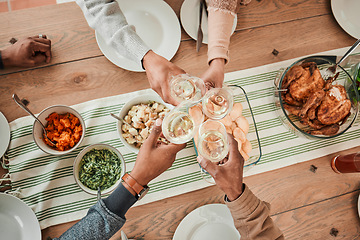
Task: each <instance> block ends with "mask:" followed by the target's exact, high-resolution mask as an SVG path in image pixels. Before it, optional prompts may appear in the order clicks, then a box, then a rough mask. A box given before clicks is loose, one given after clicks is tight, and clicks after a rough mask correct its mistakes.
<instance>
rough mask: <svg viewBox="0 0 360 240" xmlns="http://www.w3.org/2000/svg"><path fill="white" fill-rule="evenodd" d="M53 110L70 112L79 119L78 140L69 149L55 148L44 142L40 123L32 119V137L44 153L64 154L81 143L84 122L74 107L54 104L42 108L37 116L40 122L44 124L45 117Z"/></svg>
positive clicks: (61, 112) (62, 112) (60, 112)
mask: <svg viewBox="0 0 360 240" xmlns="http://www.w3.org/2000/svg"><path fill="white" fill-rule="evenodd" d="M53 112H56V113H58V114H64V113H71V114H73V115H74V116H75V117H77V118H78V119H79V120H80V123H81V126H82V135H81V138H80V140H79V142H78V143H77V144H76V145H75V146H74V147H72V148H71V149H69V150H66V151H58V150H55V149H53V148H51V147H50V146H49V145H47V144H46V143H45V141H44V139H43V138H44V137H43V129H42V128H41V125H40V123H38V122H37V121H34V124H33V138H34V141H35V143H36V145H37V146H38V147H39V148H40V149H41V150H42V151H44V152H45V153H49V154H52V155H64V154H67V153H69V152H71V151H73V150H75V149H76V148H77V147H78V146H79V145H80V144H81V142H82V140H83V139H84V136H85V128H86V127H85V122H84V120H83V118H82V117H81V115H80V114H79V113H78V112H77V111H76V110H75V109H73V108H71V107H68V106H64V105H54V106H50V107H48V108H45V109H44V110H42V111H41V112H40V113H39V115H38V116H37V118H38V119H39V120H40V122H42V123H43V124H44V126H46V123H47V121H46V120H45V118H47V117H48V116H49V115H50V114H51V113H53Z"/></svg>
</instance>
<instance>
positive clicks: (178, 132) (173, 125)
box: [162, 111, 195, 144]
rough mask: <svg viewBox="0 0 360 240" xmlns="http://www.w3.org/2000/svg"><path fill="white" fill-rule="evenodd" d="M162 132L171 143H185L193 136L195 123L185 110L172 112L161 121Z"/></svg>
mask: <svg viewBox="0 0 360 240" xmlns="http://www.w3.org/2000/svg"><path fill="white" fill-rule="evenodd" d="M162 128H163V134H164V136H165V137H166V139H167V140H169V141H170V142H172V143H178V144H180V143H185V142H187V141H189V140H190V139H191V138H192V137H193V136H194V131H195V123H194V121H193V119H192V118H191V116H190V115H189V114H187V113H185V112H180V111H178V112H172V113H169V115H167V116H166V117H165V119H164V121H163V127H162Z"/></svg>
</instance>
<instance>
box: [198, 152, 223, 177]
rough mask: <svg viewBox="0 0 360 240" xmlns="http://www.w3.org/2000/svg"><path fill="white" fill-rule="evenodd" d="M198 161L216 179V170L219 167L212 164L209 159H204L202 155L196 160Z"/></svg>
mask: <svg viewBox="0 0 360 240" xmlns="http://www.w3.org/2000/svg"><path fill="white" fill-rule="evenodd" d="M196 160H197V161H198V163H199V164H200V166H201V167H202V168H203V169H205V170H206V171H207V172H208V173H209V174H210V175H211V176H212V177H214V174H215V172H216V168H217V167H218V166H217V165H216V164H215V163H213V162H211V161H210V160H208V159H205V158H203V157H202V156H200V155H199V156H198V157H197V158H196Z"/></svg>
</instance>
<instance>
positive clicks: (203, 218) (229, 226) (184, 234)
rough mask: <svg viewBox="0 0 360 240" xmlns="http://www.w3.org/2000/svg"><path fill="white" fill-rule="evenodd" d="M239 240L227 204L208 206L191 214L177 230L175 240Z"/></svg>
mask: <svg viewBox="0 0 360 240" xmlns="http://www.w3.org/2000/svg"><path fill="white" fill-rule="evenodd" d="M219 239H226V240H239V239H240V234H239V232H238V231H237V230H236V228H235V226H234V221H233V218H232V216H231V213H230V210H229V209H228V208H227V206H226V205H225V204H208V205H204V206H201V207H199V208H197V209H195V210H194V211H192V212H190V213H189V214H188V215H187V216H186V217H185V218H184V219H183V220H182V221H181V222H180V224H179V226H178V227H177V228H176V230H175V234H174V237H173V240H219Z"/></svg>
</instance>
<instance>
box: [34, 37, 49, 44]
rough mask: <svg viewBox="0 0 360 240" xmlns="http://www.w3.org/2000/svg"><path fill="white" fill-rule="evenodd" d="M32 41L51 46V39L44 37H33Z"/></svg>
mask: <svg viewBox="0 0 360 240" xmlns="http://www.w3.org/2000/svg"><path fill="white" fill-rule="evenodd" d="M34 41H35V42H39V43H43V44H46V45H49V46H51V40H50V39H46V38H34Z"/></svg>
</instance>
